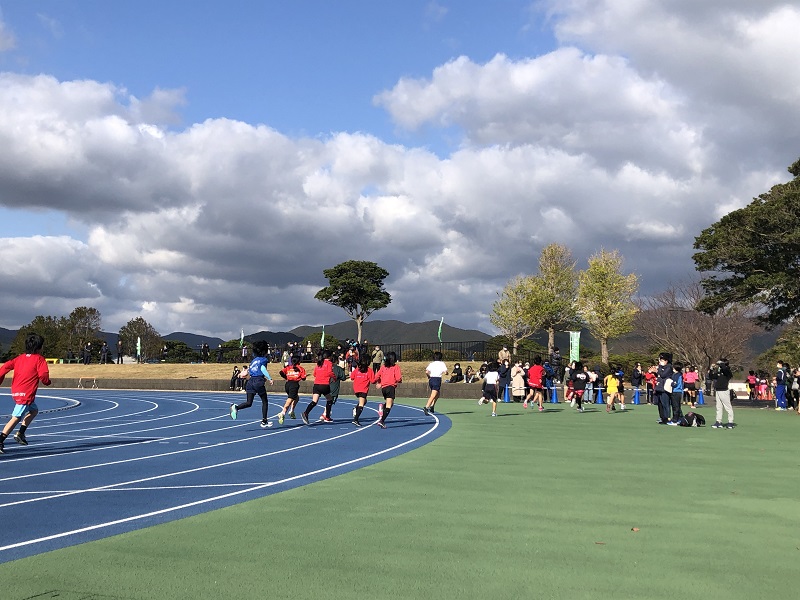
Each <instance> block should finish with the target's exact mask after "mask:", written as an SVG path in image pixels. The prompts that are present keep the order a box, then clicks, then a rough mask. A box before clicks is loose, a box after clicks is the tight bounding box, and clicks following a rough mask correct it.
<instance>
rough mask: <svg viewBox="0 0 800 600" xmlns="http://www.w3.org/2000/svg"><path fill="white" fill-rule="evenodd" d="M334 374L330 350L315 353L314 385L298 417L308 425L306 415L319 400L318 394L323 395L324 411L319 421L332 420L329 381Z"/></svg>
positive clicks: (331, 397)
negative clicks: (309, 400)
mask: <svg viewBox="0 0 800 600" xmlns="http://www.w3.org/2000/svg"><path fill="white" fill-rule="evenodd" d="M335 376H336V375H335V374H334V372H333V363H332V362H331V351H330V350H321V351H320V352H319V353H318V354H317V366H316V367H314V387H313V388H312V392H311V402H309V403H308V406H306V409H305V411H303V414H301V415H300V417H301V418H302V419H303V423H305V424H306V425H308V424H309V423H308V416H309V415H310V414H311V411H312V410H314V407H315V406H316V405H317V402H319V397H320V396H325V412H324V413H322V416H321V417H320V418H319V420H320V421H325V422H326V423H331V422H333V419H332V418H331V408H332V407H333V396H331V381H332V380H333V378H334V377H335Z"/></svg>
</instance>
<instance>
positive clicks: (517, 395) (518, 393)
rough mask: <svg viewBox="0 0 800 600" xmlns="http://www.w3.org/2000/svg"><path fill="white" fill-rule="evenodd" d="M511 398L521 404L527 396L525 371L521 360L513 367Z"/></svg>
mask: <svg viewBox="0 0 800 600" xmlns="http://www.w3.org/2000/svg"><path fill="white" fill-rule="evenodd" d="M511 396H512V397H513V399H514V402H520V401H521V399H522V398H523V397H524V396H525V369H523V368H522V361H521V360H518V361H517V362H516V363H514V366H513V367H511Z"/></svg>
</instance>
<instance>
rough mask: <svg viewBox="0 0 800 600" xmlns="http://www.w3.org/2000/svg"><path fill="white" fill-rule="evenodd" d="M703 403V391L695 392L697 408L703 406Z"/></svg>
mask: <svg viewBox="0 0 800 600" xmlns="http://www.w3.org/2000/svg"><path fill="white" fill-rule="evenodd" d="M705 403H706V401H705V400H703V390H702V389H700V390H697V406H704V405H705Z"/></svg>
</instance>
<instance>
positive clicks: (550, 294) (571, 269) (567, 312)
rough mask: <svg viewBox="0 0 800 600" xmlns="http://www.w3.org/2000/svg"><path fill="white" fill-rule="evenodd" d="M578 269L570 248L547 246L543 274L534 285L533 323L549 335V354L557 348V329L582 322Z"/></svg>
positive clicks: (542, 264)
mask: <svg viewBox="0 0 800 600" xmlns="http://www.w3.org/2000/svg"><path fill="white" fill-rule="evenodd" d="M576 266H577V263H576V262H575V261H574V260H573V259H572V253H571V252H570V250H569V248H567V247H566V246H564V245H561V244H549V245H548V246H545V247H544V248H543V249H542V253H541V255H540V256H539V273H538V274H537V275H536V278H535V280H534V282H533V288H532V293H531V296H530V300H529V303H530V304H529V313H530V318H531V321H532V323H534V324H537V325H538V328H541V329H545V330H546V331H547V351H548V352H552V351H553V348H554V346H555V337H556V329H560V328H562V327H569V326H572V325H574V324H575V323H576V322H577V321H578V315H577V311H576V303H575V301H576V297H577V293H578V273H577V271H576V269H575V268H576Z"/></svg>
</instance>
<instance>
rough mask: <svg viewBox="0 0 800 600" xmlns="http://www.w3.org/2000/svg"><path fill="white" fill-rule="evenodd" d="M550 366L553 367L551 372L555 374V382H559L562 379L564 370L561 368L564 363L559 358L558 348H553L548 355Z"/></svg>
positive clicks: (559, 351)
mask: <svg viewBox="0 0 800 600" xmlns="http://www.w3.org/2000/svg"><path fill="white" fill-rule="evenodd" d="M549 358H550V366H551V367H553V372H554V374H555V378H556V381H557V382H559V383H560V382H561V380H562V377H564V369H563V367H562V363H563V362H564V361H563V359H562V358H561V350H559V349H558V346H553V351H552V352H551V353H550V357H549Z"/></svg>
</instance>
